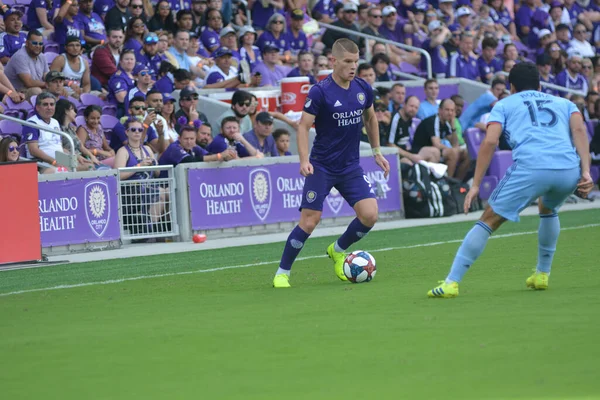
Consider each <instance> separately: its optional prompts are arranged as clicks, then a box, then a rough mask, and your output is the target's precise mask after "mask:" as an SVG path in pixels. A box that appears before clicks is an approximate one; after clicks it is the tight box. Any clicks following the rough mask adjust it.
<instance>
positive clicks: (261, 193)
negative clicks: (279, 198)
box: [249, 168, 273, 221]
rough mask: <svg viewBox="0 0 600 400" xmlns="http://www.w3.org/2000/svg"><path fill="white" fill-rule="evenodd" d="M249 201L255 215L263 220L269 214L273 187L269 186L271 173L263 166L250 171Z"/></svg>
mask: <svg viewBox="0 0 600 400" xmlns="http://www.w3.org/2000/svg"><path fill="white" fill-rule="evenodd" d="M249 192H250V203H251V204H252V210H254V213H255V214H256V216H257V217H258V218H259V219H260V220H261V221H264V220H265V218H267V215H269V210H270V209H271V201H272V200H273V189H272V186H271V173H270V172H269V170H267V169H265V168H256V169H253V170H252V171H250V190H249Z"/></svg>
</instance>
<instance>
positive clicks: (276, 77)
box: [252, 45, 289, 86]
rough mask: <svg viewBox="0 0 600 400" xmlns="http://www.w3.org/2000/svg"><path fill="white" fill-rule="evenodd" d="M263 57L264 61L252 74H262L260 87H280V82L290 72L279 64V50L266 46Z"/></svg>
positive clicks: (258, 64)
mask: <svg viewBox="0 0 600 400" xmlns="http://www.w3.org/2000/svg"><path fill="white" fill-rule="evenodd" d="M262 56H263V60H264V61H263V62H259V63H257V64H256V65H255V66H254V68H253V69H252V72H253V73H254V74H256V73H260V75H261V83H260V86H278V85H279V81H280V80H281V79H282V78H285V77H286V76H287V73H288V71H289V70H288V69H287V68H285V67H283V66H281V65H279V64H278V63H277V62H278V61H279V48H277V47H274V46H271V45H266V46H265V47H264V48H263V51H262Z"/></svg>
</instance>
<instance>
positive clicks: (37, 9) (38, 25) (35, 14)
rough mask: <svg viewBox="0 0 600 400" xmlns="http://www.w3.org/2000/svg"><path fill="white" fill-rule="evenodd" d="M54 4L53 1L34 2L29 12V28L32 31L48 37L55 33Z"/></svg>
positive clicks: (36, 0) (37, 0) (41, 0)
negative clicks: (53, 21) (53, 22)
mask: <svg viewBox="0 0 600 400" xmlns="http://www.w3.org/2000/svg"><path fill="white" fill-rule="evenodd" d="M53 19H54V4H53V2H52V0H32V1H31V3H30V4H29V9H28V10H27V27H28V28H29V30H30V31H33V30H38V31H39V32H40V33H41V34H42V35H44V36H45V37H48V36H49V35H50V34H51V33H53V32H54V25H52V22H51V21H52V20H53Z"/></svg>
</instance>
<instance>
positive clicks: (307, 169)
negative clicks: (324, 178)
mask: <svg viewBox="0 0 600 400" xmlns="http://www.w3.org/2000/svg"><path fill="white" fill-rule="evenodd" d="M314 123H315V116H314V115H312V114H309V113H307V112H306V111H303V112H302V117H301V118H300V124H299V125H298V130H297V133H296V135H297V137H296V142H297V144H298V156H299V158H300V174H301V175H302V176H308V175H312V174H313V166H312V164H311V163H310V161H309V160H308V131H309V130H310V128H311V127H312V126H313V124H314Z"/></svg>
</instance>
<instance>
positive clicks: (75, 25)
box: [54, 0, 84, 53]
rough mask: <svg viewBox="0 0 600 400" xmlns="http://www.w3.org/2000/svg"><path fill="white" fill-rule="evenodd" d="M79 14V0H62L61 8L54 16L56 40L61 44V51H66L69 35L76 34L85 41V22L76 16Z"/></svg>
mask: <svg viewBox="0 0 600 400" xmlns="http://www.w3.org/2000/svg"><path fill="white" fill-rule="evenodd" d="M77 14H79V2H78V1H77V0H61V1H60V9H59V10H58V14H57V15H56V17H55V18H54V26H55V31H54V41H55V42H56V43H58V44H59V45H60V52H61V53H62V52H64V51H65V44H66V41H67V36H76V37H78V38H80V40H82V41H83V30H84V27H83V24H82V23H81V22H80V21H79V19H77V18H75V17H76V16H77Z"/></svg>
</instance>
